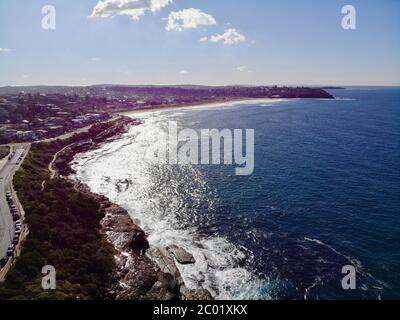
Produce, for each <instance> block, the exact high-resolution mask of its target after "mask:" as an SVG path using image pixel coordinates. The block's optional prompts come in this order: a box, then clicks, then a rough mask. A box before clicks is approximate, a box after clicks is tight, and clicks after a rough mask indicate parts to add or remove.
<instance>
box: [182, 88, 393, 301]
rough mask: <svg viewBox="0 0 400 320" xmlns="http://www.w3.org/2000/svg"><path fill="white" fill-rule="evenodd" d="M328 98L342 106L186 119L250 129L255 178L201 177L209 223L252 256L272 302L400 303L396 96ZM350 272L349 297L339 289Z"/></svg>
mask: <svg viewBox="0 0 400 320" xmlns="http://www.w3.org/2000/svg"><path fill="white" fill-rule="evenodd" d="M331 93H332V94H333V95H335V96H336V97H339V98H342V99H338V100H335V101H321V100H301V101H283V102H280V103H277V104H272V105H271V106H265V107H262V106H258V105H256V106H254V105H249V106H240V107H233V108H225V109H223V110H217V109H215V110H214V109H208V110H206V111H204V110H203V111H198V112H196V111H194V112H190V113H186V114H185V115H184V116H183V118H184V121H185V122H186V123H193V122H195V123H196V126H197V127H198V128H204V127H206V128H219V129H222V128H243V129H245V128H254V129H255V171H254V174H253V175H252V176H249V177H239V176H235V175H234V174H233V170H232V168H229V167H221V166H218V167H203V168H202V169H201V170H203V171H204V172H203V173H204V174H205V175H206V177H207V179H208V183H209V184H210V185H212V186H213V187H215V189H216V190H217V192H218V195H219V198H220V199H221V201H220V206H219V208H218V210H216V214H215V215H214V224H215V225H216V228H217V230H218V231H217V232H218V233H219V234H222V235H223V236H224V237H227V238H228V239H229V240H230V241H232V242H233V243H235V244H238V245H242V246H244V247H245V248H248V249H249V250H251V251H252V253H253V254H254V256H255V257H254V259H252V261H251V263H252V264H253V265H252V266H251V268H253V269H254V270H257V272H259V275H260V276H261V277H266V278H268V280H269V282H270V283H271V284H272V285H270V286H269V287H268V288H264V289H265V290H267V291H268V292H269V293H271V294H272V296H273V297H276V298H303V297H306V298H313V299H317V298H319V299H324V298H328V299H334V298H343V299H346V298H353V299H354V298H379V297H380V298H400V209H399V208H400V89H399V88H349V89H347V90H332V91H331ZM343 98H344V99H343ZM196 126H195V127H196ZM349 264H351V265H355V266H356V268H357V271H358V278H357V280H358V281H357V290H355V291H352V290H350V291H345V290H343V289H342V287H341V281H340V280H341V279H342V277H343V275H342V274H341V268H342V266H344V265H349Z"/></svg>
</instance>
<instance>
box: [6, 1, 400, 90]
mask: <svg viewBox="0 0 400 320" xmlns="http://www.w3.org/2000/svg"><path fill="white" fill-rule="evenodd" d="M103 1H109V2H114V4H115V3H116V2H124V1H125V2H132V3H134V2H136V4H138V3H140V5H141V6H142V7H141V8H145V6H146V4H147V6H149V4H152V5H153V10H151V8H150V9H148V10H144V11H143V13H144V14H143V15H140V16H139V17H136V18H137V19H136V20H135V19H133V18H134V17H133V16H134V15H136V14H137V13H138V11H134V13H135V14H132V11H130V13H129V14H127V13H126V11H125V14H124V13H123V12H122V11H120V12H119V13H120V14H118V13H116V12H115V11H113V13H112V15H114V16H113V17H111V16H108V17H100V15H111V13H110V11H107V8H108V7H106V8H105V7H104V6H101V5H98V3H99V2H100V1H98V0H85V1H82V0H68V1H67V0H45V1H41V0H29V1H26V0H0V86H4V85H34V84H50V85H87V84H98V83H121V84H189V83H192V84H209V85H224V84H265V85H271V84H278V85H280V84H289V85H297V84H304V85H323V84H338V85H400V59H399V57H400V1H397V0H383V1H374V0H347V1H336V0H329V1H328V0H320V1H315V0H218V1H216V0H197V1H196V0H173V1H172V0H103ZM154 1H155V2H154ZM169 1H172V3H168V2H169ZM160 3H161V5H160ZM157 4H158V5H159V7H160V10H157V8H155V7H154V6H156V5H157ZM346 4H351V5H353V6H354V7H355V8H356V10H357V11H356V13H357V29H356V30H344V29H343V28H342V27H341V19H342V17H343V15H342V13H341V9H342V7H343V6H344V5H346ZM44 5H53V6H54V7H55V8H56V29H55V30H50V31H49V30H44V29H43V28H42V26H41V20H42V17H43V15H42V13H41V10H42V7H43V6H44ZM96 6H97V9H96V10H95V11H96V14H94V15H97V17H92V18H88V17H89V16H90V15H92V13H93V12H94V8H96ZM114 7H115V6H114ZM131 8H132V7H131ZM190 8H194V9H198V10H197V14H198V13H200V14H198V15H197V16H195V17H194V18H193V15H190V17H191V18H192V20H190V21H189V20H188V22H192V25H190V23H189V24H188V25H187V26H186V25H184V26H182V24H181V23H182V22H183V21H186V20H179V19H178V20H175V28H172V29H171V28H170V30H166V26H167V24H168V22H169V20H168V17H169V15H170V13H171V12H178V15H177V16H178V18H179V17H182V15H184V14H181V13H179V12H182V11H183V12H185V11H184V10H185V9H190ZM186 13H187V16H189V14H188V12H187V11H186ZM192 13H193V12H191V14H192ZM196 19H197V20H196ZM193 21H194V22H195V24H194V25H193ZM196 23H198V24H196ZM179 26H180V29H181V30H178V29H179ZM188 26H189V27H188ZM228 30H233V31H234V32H233V33H232V32H231V34H226V31H228ZM238 35H239V37H238ZM229 36H233V38H232V37H229ZM200 39H202V40H203V41H200ZM226 39H231V41H230V42H229V41H227V42H226Z"/></svg>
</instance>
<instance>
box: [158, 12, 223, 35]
mask: <svg viewBox="0 0 400 320" xmlns="http://www.w3.org/2000/svg"><path fill="white" fill-rule="evenodd" d="M214 24H217V22H216V21H215V19H214V17H213V16H212V15H209V14H207V13H205V12H203V11H201V10H200V9H194V8H190V9H184V10H182V11H172V12H171V13H170V14H169V16H168V23H167V26H166V28H165V29H166V30H167V31H183V30H184V29H195V28H197V27H198V26H208V25H214Z"/></svg>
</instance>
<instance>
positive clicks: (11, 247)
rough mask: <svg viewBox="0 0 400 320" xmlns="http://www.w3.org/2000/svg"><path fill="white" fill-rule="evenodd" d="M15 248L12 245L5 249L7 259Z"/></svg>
mask: <svg viewBox="0 0 400 320" xmlns="http://www.w3.org/2000/svg"><path fill="white" fill-rule="evenodd" d="M14 250H15V246H14V245H13V244H12V245H11V246H9V247H8V249H7V257H11V256H12V255H13V254H14Z"/></svg>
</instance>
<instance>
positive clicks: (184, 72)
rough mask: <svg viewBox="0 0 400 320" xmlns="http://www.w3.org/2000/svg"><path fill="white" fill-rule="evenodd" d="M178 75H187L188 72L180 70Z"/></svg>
mask: <svg viewBox="0 0 400 320" xmlns="http://www.w3.org/2000/svg"><path fill="white" fill-rule="evenodd" d="M179 73H180V74H188V73H189V72H188V71H187V70H181V71H179Z"/></svg>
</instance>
